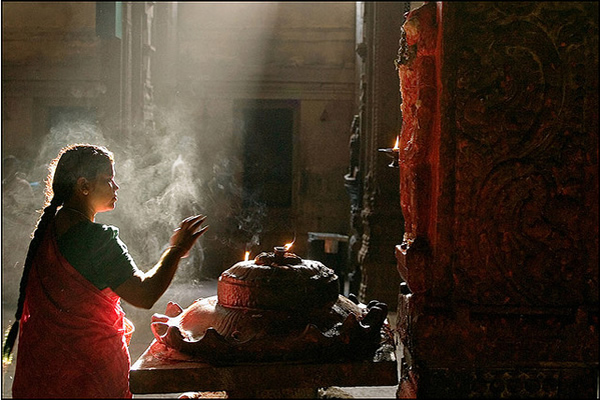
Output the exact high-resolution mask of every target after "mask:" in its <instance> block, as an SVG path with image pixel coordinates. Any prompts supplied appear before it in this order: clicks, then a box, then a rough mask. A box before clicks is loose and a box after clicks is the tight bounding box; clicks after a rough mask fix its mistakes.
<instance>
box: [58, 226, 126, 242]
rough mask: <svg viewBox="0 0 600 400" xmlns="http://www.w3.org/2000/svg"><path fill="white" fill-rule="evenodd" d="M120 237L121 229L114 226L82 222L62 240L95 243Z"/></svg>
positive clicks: (73, 227) (63, 236)
mask: <svg viewBox="0 0 600 400" xmlns="http://www.w3.org/2000/svg"><path fill="white" fill-rule="evenodd" d="M118 236H119V228H117V227H116V226H114V225H108V224H102V223H98V222H91V221H82V222H80V223H78V224H76V225H74V226H72V227H71V229H69V230H68V231H67V232H65V234H64V235H62V237H61V238H62V239H68V240H76V241H82V240H84V241H94V242H101V241H105V240H111V239H115V238H117V237H118Z"/></svg>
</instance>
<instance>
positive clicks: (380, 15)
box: [346, 2, 406, 310]
mask: <svg viewBox="0 0 600 400" xmlns="http://www.w3.org/2000/svg"><path fill="white" fill-rule="evenodd" d="M405 4H406V3H404V2H361V4H360V6H361V7H358V8H357V9H358V13H359V14H360V13H362V18H360V17H361V15H359V18H358V20H359V21H360V20H362V25H360V26H359V29H357V31H359V32H362V37H360V38H357V40H359V41H360V42H359V43H358V44H357V53H358V54H359V55H360V60H359V61H358V65H357V68H358V70H359V78H360V88H358V89H359V96H360V98H359V114H358V115H357V120H356V123H357V124H358V125H357V129H356V131H357V133H359V135H358V136H359V137H358V140H359V143H360V146H359V147H360V149H359V155H360V156H359V158H360V159H359V165H358V172H357V173H355V176H356V179H357V181H355V182H350V181H349V180H348V179H347V180H346V184H347V187H348V188H349V189H350V188H352V189H353V190H354V192H352V193H351V199H352V195H357V194H359V195H360V196H361V198H360V200H359V201H357V200H355V201H353V203H352V205H353V210H352V212H353V217H354V218H353V227H354V228H355V229H356V232H358V233H359V234H360V238H359V241H360V242H359V243H357V244H356V245H355V246H354V247H352V246H351V249H352V248H354V249H355V250H354V251H355V254H351V257H350V258H351V261H352V260H354V259H356V260H357V262H358V264H359V268H360V273H361V280H360V286H359V293H358V296H359V298H360V300H361V301H366V302H368V301H370V300H373V299H376V300H379V301H382V302H385V303H387V304H388V306H389V307H390V309H393V310H395V309H396V302H397V293H398V286H399V284H400V276H399V275H398V272H397V270H396V265H395V264H396V262H395V259H394V246H395V245H396V244H397V243H398V241H399V240H400V238H401V236H402V232H401V230H399V226H400V225H401V224H400V222H401V221H402V213H401V211H400V209H399V207H398V204H399V202H400V200H399V197H398V180H397V179H398V169H394V168H389V167H388V164H389V163H390V159H389V158H388V157H386V156H385V154H382V153H380V152H379V151H378V149H379V148H389V147H392V146H393V145H394V142H395V139H396V137H397V136H398V135H399V130H400V118H399V106H400V94H399V90H398V79H397V77H396V76H395V74H393V73H392V74H390V72H393V71H394V59H395V57H396V53H397V48H398V37H399V35H400V27H401V25H402V22H403V20H404V9H405ZM351 172H352V171H350V172H349V175H350V173H351ZM347 178H348V176H347ZM352 185H353V186H352ZM357 186H358V187H357ZM351 245H352V243H351ZM355 294H357V293H355Z"/></svg>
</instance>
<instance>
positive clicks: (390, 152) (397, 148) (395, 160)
mask: <svg viewBox="0 0 600 400" xmlns="http://www.w3.org/2000/svg"><path fill="white" fill-rule="evenodd" d="M378 150H379V151H380V152H382V153H386V154H387V155H388V156H390V157H391V158H392V162H391V163H390V164H389V165H388V167H390V168H399V167H400V163H399V161H398V154H399V153H400V136H396V144H395V145H394V147H393V148H391V149H390V148H387V149H378Z"/></svg>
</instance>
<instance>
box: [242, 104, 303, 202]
mask: <svg viewBox="0 0 600 400" xmlns="http://www.w3.org/2000/svg"><path fill="white" fill-rule="evenodd" d="M243 119H244V128H245V129H244V132H243V133H244V147H243V148H244V155H243V163H244V174H243V190H244V195H243V201H244V207H251V206H252V205H253V204H254V203H255V202H259V203H262V204H264V205H266V206H267V207H275V208H278V207H291V205H292V159H293V145H292V137H293V128H294V111H293V110H291V109H289V108H247V109H244V110H243Z"/></svg>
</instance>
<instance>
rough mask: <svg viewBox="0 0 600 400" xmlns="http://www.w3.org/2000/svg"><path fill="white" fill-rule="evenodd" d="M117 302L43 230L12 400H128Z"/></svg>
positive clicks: (122, 328) (23, 319)
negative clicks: (68, 399)
mask: <svg viewBox="0 0 600 400" xmlns="http://www.w3.org/2000/svg"><path fill="white" fill-rule="evenodd" d="M124 316H125V313H124V312H123V309H122V308H121V298H120V297H119V296H118V295H117V294H115V293H114V292H113V291H112V290H111V289H110V288H106V289H104V290H99V289H98V288H96V287H95V286H94V285H93V284H92V283H91V282H89V281H88V280H87V279H86V278H84V277H83V276H82V275H81V274H80V273H79V272H78V271H77V270H75V268H73V266H71V264H69V262H68V261H67V260H66V259H65V258H64V257H63V256H62V255H61V254H60V252H59V251H58V245H57V242H56V237H55V233H54V227H53V226H52V224H51V225H50V226H49V227H48V229H47V231H46V235H45V237H44V239H43V243H42V244H41V246H40V248H39V250H38V252H37V255H36V258H35V259H34V261H33V265H32V268H31V271H30V273H29V278H28V283H27V291H26V298H25V303H24V308H23V315H22V317H21V321H20V332H19V343H18V350H17V363H16V371H15V377H14V382H13V387H12V389H13V397H14V398H20V397H29V398H32V397H44V398H51V397H57V398H66V397H79V398H83V397H87V398H90V397H98V398H100V397H101V398H131V397H132V394H131V392H130V391H129V367H130V363H131V360H130V356H129V350H128V348H127V344H128V338H126V334H127V333H128V332H126V327H125V325H124Z"/></svg>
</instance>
